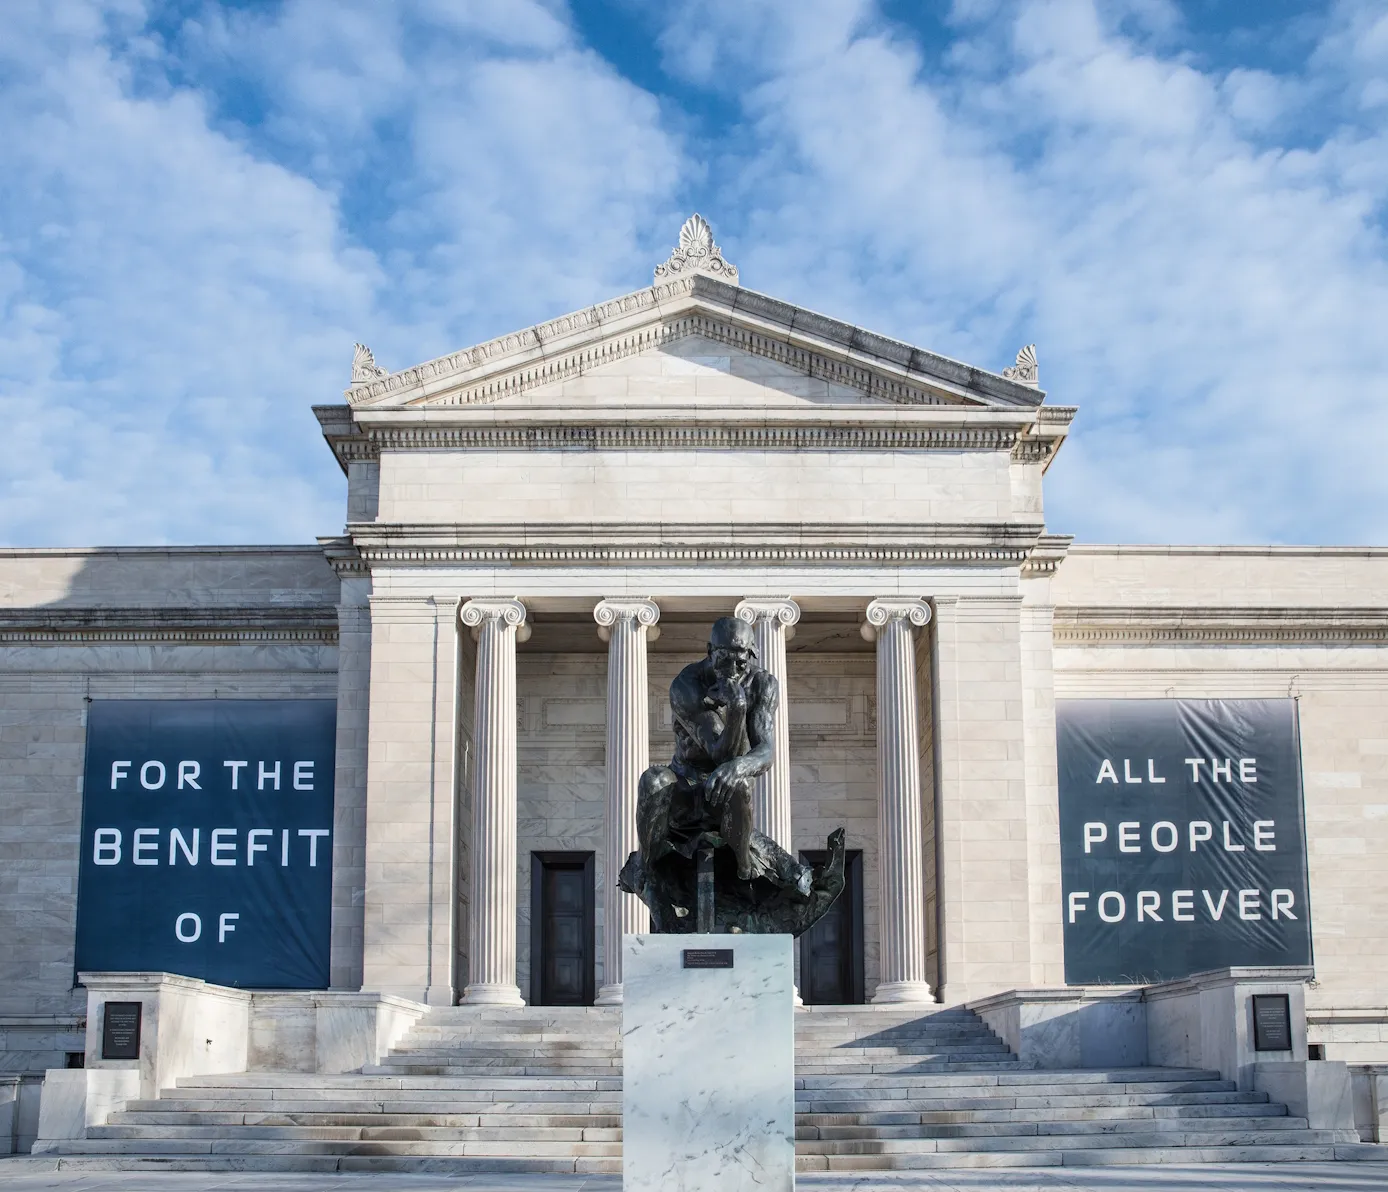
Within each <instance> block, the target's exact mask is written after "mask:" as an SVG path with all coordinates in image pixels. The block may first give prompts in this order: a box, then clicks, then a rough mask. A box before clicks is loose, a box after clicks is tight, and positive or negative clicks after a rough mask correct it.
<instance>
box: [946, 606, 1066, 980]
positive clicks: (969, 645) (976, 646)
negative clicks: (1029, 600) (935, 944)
mask: <svg viewBox="0 0 1388 1192" xmlns="http://www.w3.org/2000/svg"><path fill="white" fill-rule="evenodd" d="M935 654H936V657H935V674H936V688H937V695H938V699H937V702H936V708H935V716H936V738H935V749H936V756H937V758H938V771H939V779H940V785H939V791H938V793H937V795H936V823H935V829H936V835H937V838H938V841H939V845H938V855H939V859H940V870H939V880H938V889H939V897H940V962H941V971H940V994H941V996H942V997H943V998H944V999H945V1000H947V1001H948V1002H950V1003H951V1004H953V1003H957V1002H965V1001H970V1000H972V999H974V998H979V997H986V996H987V995H989V994H992V993H997V992H998V991H999V990H1005V989H1020V988H1024V987H1026V986H1027V985H1028V984H1030V983H1032V982H1034V981H1035V980H1036V975H1035V970H1034V969H1033V966H1032V938H1033V932H1034V931H1035V930H1036V927H1035V926H1034V924H1033V909H1032V902H1031V900H1032V897H1033V891H1035V892H1036V893H1038V894H1039V893H1040V892H1041V890H1042V889H1044V886H1041V887H1040V888H1038V885H1039V883H1034V879H1035V878H1039V877H1040V876H1041V875H1039V874H1034V873H1033V865H1034V863H1035V859H1034V858H1033V857H1032V856H1031V852H1032V846H1033V842H1034V841H1035V840H1036V833H1035V831H1034V830H1033V826H1032V824H1031V823H1029V812H1033V811H1034V813H1035V814H1036V816H1037V817H1038V820H1039V817H1040V815H1041V812H1042V809H1041V808H1039V807H1038V808H1034V809H1029V807H1028V797H1027V762H1026V757H1027V743H1028V742H1027V737H1028V732H1027V722H1026V717H1025V716H1024V705H1025V702H1026V698H1027V694H1026V688H1025V686H1024V684H1023V676H1022V600H1021V597H1020V596H958V597H951V596H940V597H936V599H935ZM1042 712H1043V716H1044V709H1042ZM1047 728H1048V726H1047V724H1046V721H1045V719H1041V720H1039V721H1037V722H1035V723H1033V724H1032V725H1031V729H1030V733H1031V737H1032V739H1033V741H1035V740H1036V738H1037V737H1039V736H1041V735H1043V734H1045V733H1046V731H1047ZM1050 731H1051V733H1052V734H1053V732H1054V730H1053V729H1051V730H1050ZM1053 740H1054V737H1053V735H1052V741H1053ZM1052 748H1053V745H1052ZM1052 756H1054V755H1053V754H1052ZM1052 764H1053V763H1052ZM1051 781H1054V779H1052V780H1051ZM1048 831H1049V832H1051V833H1053V832H1054V829H1049V830H1048ZM1057 848H1058V846H1057ZM1057 864H1058V859H1057ZM1058 880H1059V879H1058V876H1056V877H1055V878H1053V879H1051V883H1050V890H1049V891H1048V892H1049V893H1050V894H1051V895H1052V897H1054V899H1055V903H1054V905H1056V906H1057V907H1058V906H1059V892H1058V891H1059V885H1058ZM1042 923H1043V924H1044V920H1043V921H1042ZM1038 934H1039V933H1038ZM1052 947H1054V945H1052ZM1041 971H1043V972H1049V973H1050V974H1051V975H1052V977H1053V975H1054V972H1055V969H1054V967H1051V968H1049V969H1047V968H1043V969H1042V970H1041Z"/></svg>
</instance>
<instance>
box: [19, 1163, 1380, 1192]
mask: <svg viewBox="0 0 1388 1192" xmlns="http://www.w3.org/2000/svg"><path fill="white" fill-rule="evenodd" d="M795 1182H796V1187H797V1188H798V1189H800V1192H813V1190H815V1189H825V1190H829V1189H833V1190H834V1192H896V1190H898V1189H900V1190H905V1189H910V1188H922V1189H929V1192H1202V1190H1203V1189H1218V1190H1219V1192H1378V1190H1379V1189H1388V1163H1382V1164H1380V1163H1226V1164H1192V1165H1190V1166H1177V1165H1175V1164H1172V1165H1169V1166H1166V1165H1162V1166H1153V1167H1093V1168H1074V1167H1069V1168H1054V1167H1052V1168H1043V1167H1037V1168H1020V1167H1019V1168H1011V1169H1006V1170H998V1169H994V1170H991V1171H960V1170H952V1171H920V1172H909V1171H899V1172H882V1173H864V1174H862V1175H856V1174H835V1175H816V1174H807V1175H800V1176H797V1177H796V1181H795ZM0 1187H3V1188H4V1189H5V1192H39V1189H49V1188H55V1189H61V1190H62V1192H233V1190H236V1192H239V1190H241V1189H245V1190H247V1192H249V1190H250V1189H254V1190H255V1192H445V1190H448V1192H620V1190H621V1187H622V1181H621V1180H620V1179H619V1178H618V1177H617V1176H582V1175H574V1176H563V1175H461V1176H432V1175H361V1174H351V1175H300V1174H294V1173H282V1172H268V1173H267V1172H211V1173H209V1172H143V1171H93V1170H91V1169H89V1168H82V1167H71V1166H66V1165H64V1166H61V1167H60V1166H59V1161H58V1160H56V1159H53V1160H39V1159H27V1158H22V1159H7V1160H0Z"/></svg>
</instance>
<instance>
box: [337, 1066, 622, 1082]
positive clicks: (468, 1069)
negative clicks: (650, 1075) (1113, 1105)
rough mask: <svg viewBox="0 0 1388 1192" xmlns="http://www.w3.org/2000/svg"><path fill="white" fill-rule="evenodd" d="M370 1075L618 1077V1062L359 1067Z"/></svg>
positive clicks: (482, 1077) (463, 1078) (471, 1077)
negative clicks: (393, 1073) (605, 1063)
mask: <svg viewBox="0 0 1388 1192" xmlns="http://www.w3.org/2000/svg"><path fill="white" fill-rule="evenodd" d="M362 1071H363V1072H366V1073H371V1074H382V1073H390V1072H398V1073H405V1074H410V1075H415V1076H451V1077H456V1078H458V1079H460V1080H489V1079H490V1078H491V1077H493V1076H551V1075H564V1076H614V1075H615V1076H620V1075H621V1065H619V1064H607V1065H602V1066H599V1065H597V1064H574V1065H572V1066H569V1067H563V1068H561V1067H558V1066H556V1065H554V1064H542V1063H537V1064H487V1065H482V1064H409V1065H404V1064H401V1065H396V1064H372V1065H369V1066H368V1067H365V1068H363V1069H362Z"/></svg>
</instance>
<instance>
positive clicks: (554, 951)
mask: <svg viewBox="0 0 1388 1192" xmlns="http://www.w3.org/2000/svg"><path fill="white" fill-rule="evenodd" d="M532 858H533V859H532V862H531V882H530V922H531V928H530V1000H531V1004H532V1005H537V1006H591V1005H592V1004H593V968H594V964H593V961H594V952H593V934H594V933H593V922H594V913H593V909H594V908H593V901H594V899H593V854H592V853H533V854H532Z"/></svg>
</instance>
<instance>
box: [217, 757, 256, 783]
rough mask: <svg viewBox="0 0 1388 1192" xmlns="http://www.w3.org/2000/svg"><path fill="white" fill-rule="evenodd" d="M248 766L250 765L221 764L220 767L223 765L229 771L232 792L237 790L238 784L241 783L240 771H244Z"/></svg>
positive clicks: (244, 763)
mask: <svg viewBox="0 0 1388 1192" xmlns="http://www.w3.org/2000/svg"><path fill="white" fill-rule="evenodd" d="M250 764H251V763H250V762H223V763H222V765H224V766H225V767H226V768H227V769H228V770H230V771H231V789H232V790H237V789H238V783H240V781H241V771H242V770H244V769H245V768H246V767H247V766H249V765H250Z"/></svg>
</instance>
